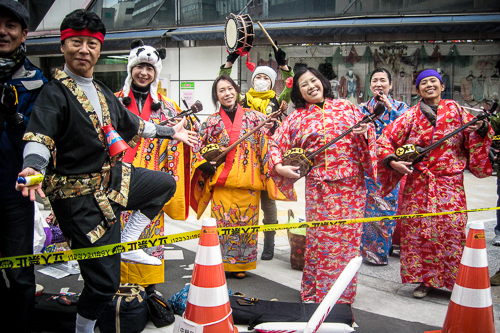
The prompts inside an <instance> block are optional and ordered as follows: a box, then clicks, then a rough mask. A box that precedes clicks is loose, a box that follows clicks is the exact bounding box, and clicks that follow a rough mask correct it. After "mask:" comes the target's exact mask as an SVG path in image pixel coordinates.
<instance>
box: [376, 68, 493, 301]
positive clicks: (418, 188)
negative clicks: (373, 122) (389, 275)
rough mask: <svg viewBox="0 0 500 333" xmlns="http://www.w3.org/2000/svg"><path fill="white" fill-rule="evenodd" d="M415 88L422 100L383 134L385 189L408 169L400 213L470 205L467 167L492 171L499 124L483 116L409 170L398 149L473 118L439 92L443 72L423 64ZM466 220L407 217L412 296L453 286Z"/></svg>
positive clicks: (406, 260) (404, 233)
mask: <svg viewBox="0 0 500 333" xmlns="http://www.w3.org/2000/svg"><path fill="white" fill-rule="evenodd" d="M416 87H417V92H418V94H419V95H420V96H421V100H420V102H419V103H418V104H417V105H415V106H413V107H412V108H410V109H409V110H408V111H407V112H406V113H404V114H403V115H402V116H401V117H399V118H398V119H396V120H395V121H394V122H393V123H391V124H390V125H389V126H387V127H386V128H385V129H384V132H383V133H382V135H381V136H380V137H379V138H378V140H377V145H378V157H379V169H378V170H379V177H380V180H381V183H382V186H383V187H382V191H383V193H388V192H390V191H391V190H392V189H393V188H394V187H395V186H396V185H397V183H398V182H399V180H400V179H401V177H403V175H405V174H406V175H408V178H407V180H406V185H405V188H404V191H403V200H402V211H401V213H402V214H418V213H436V212H442V211H455V210H462V209H467V205H466V201H465V191H464V176H463V171H464V169H465V168H467V169H469V170H470V171H471V172H472V174H474V175H475V176H476V177H479V178H483V177H487V176H489V175H491V172H492V168H491V165H490V162H489V160H488V150H489V148H490V146H491V140H492V137H493V130H492V129H491V128H490V127H489V125H488V123H487V122H484V121H479V122H477V123H476V124H475V125H473V126H470V127H468V128H467V129H466V130H465V131H462V132H460V133H459V134H457V135H455V136H453V137H451V138H450V139H448V140H446V141H445V142H444V143H443V144H442V145H440V146H439V147H438V148H436V149H434V150H431V152H430V153H429V154H428V155H427V156H426V157H424V159H423V160H422V161H421V162H419V163H416V164H415V165H413V170H411V169H410V168H409V166H410V164H411V162H403V161H398V159H397V158H396V156H395V155H394V151H395V150H396V149H397V148H398V147H400V146H402V145H404V144H415V145H418V146H421V147H426V146H429V145H430V144H431V143H433V142H436V141H437V140H439V139H441V138H442V137H443V136H445V135H446V134H448V133H450V132H452V131H453V130H455V129H457V128H458V127H460V126H462V125H463V124H465V123H467V122H469V121H470V120H472V119H473V116H472V115H471V114H469V113H468V112H467V111H465V110H464V109H463V108H462V107H461V106H460V105H458V104H457V103H456V102H455V101H453V100H443V99H441V92H442V91H443V90H444V88H445V87H444V84H443V82H442V79H441V76H440V75H439V73H438V72H437V71H435V70H433V69H427V70H424V71H422V72H421V73H420V74H419V75H418V76H417V80H416ZM466 222H467V214H465V213H461V214H453V215H442V216H435V217H432V218H426V217H423V218H413V219H404V220H402V223H401V226H402V230H401V279H402V281H403V283H419V285H418V286H417V288H416V289H415V291H414V293H413V296H414V297H417V298H423V297H425V296H426V295H427V293H428V292H429V291H430V290H432V288H443V287H445V288H447V289H449V290H452V288H453V285H454V284H455V280H456V277H457V273H458V267H459V264H460V260H461V257H462V251H463V246H464V244H465V240H466V235H465V225H466Z"/></svg>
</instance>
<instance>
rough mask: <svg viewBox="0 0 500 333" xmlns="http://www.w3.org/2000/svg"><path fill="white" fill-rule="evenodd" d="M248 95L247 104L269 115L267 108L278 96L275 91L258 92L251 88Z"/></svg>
mask: <svg viewBox="0 0 500 333" xmlns="http://www.w3.org/2000/svg"><path fill="white" fill-rule="evenodd" d="M246 95H247V104H248V106H249V107H250V108H251V109H253V110H256V111H259V112H262V113H263V114H265V115H267V111H266V109H267V106H268V105H269V101H270V100H271V99H272V98H273V97H274V96H276V92H274V91H273V90H268V91H265V92H257V91H255V90H254V89H253V88H250V90H249V91H248V92H247V94H246Z"/></svg>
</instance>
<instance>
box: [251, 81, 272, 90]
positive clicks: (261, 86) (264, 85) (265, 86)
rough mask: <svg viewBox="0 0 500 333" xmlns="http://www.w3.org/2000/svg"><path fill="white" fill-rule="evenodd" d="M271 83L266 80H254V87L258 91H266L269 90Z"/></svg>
mask: <svg viewBox="0 0 500 333" xmlns="http://www.w3.org/2000/svg"><path fill="white" fill-rule="evenodd" d="M270 86H271V84H270V83H269V82H267V81H265V80H255V81H253V89H254V90H255V91H256V92H266V91H268V90H269V87H270Z"/></svg>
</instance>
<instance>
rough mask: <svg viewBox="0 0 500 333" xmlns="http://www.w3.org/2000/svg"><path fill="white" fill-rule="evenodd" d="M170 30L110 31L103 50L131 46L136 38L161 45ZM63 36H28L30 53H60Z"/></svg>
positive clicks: (27, 43) (148, 43) (27, 41)
mask: <svg viewBox="0 0 500 333" xmlns="http://www.w3.org/2000/svg"><path fill="white" fill-rule="evenodd" d="M167 31H168V30H166V29H161V30H142V31H127V32H114V33H113V32H110V33H107V34H106V36H105V37H104V44H103V48H102V51H106V50H115V49H126V50H128V49H129V48H130V42H131V41H132V40H134V39H142V40H143V41H144V44H147V45H153V46H161V44H162V43H161V39H162V37H163V36H164V35H165V33H166V32H167ZM60 45H61V38H60V37H59V36H57V37H54V36H52V37H38V38H28V39H27V40H26V47H27V51H28V55H30V54H36V55H39V54H53V53H56V54H57V53H60V52H61V51H60Z"/></svg>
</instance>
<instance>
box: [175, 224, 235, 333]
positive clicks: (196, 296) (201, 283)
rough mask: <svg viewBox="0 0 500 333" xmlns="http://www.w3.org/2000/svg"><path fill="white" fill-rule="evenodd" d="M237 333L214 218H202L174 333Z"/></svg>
mask: <svg viewBox="0 0 500 333" xmlns="http://www.w3.org/2000/svg"><path fill="white" fill-rule="evenodd" d="M200 326H201V327H200ZM198 328H202V329H203V333H233V332H234V333H238V329H237V328H236V327H234V324H233V316H232V310H231V305H230V304H229V294H228V291H227V286H226V276H225V275H224V266H223V265H222V255H221V249H220V246H219V236H218V235H217V223H216V220H215V219H214V218H205V219H203V224H202V227H201V234H200V241H199V243H198V250H197V251H196V257H195V259H194V269H193V276H192V277H191V286H190V287H189V294H188V299H187V304H186V311H185V312H184V315H183V318H182V319H181V320H180V321H178V322H176V326H175V328H174V332H189V331H190V330H191V331H193V332H197V330H196V329H198Z"/></svg>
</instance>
